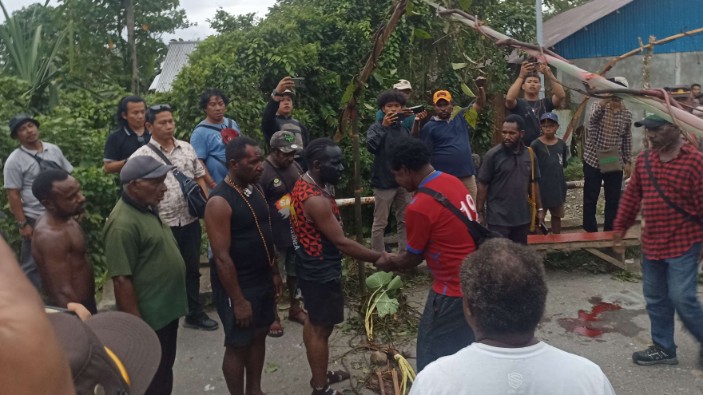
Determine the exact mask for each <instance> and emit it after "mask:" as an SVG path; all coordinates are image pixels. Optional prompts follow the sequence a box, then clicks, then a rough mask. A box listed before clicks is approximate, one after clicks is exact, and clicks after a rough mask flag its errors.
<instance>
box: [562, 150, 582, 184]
mask: <svg viewBox="0 0 703 395" xmlns="http://www.w3.org/2000/svg"><path fill="white" fill-rule="evenodd" d="M564 177H565V178H566V181H580V180H583V163H581V159H579V158H578V157H576V156H572V157H571V158H569V163H568V164H567V166H566V169H564Z"/></svg>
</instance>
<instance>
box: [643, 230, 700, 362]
mask: <svg viewBox="0 0 703 395" xmlns="http://www.w3.org/2000/svg"><path fill="white" fill-rule="evenodd" d="M700 252H701V243H696V244H694V245H693V246H691V248H690V249H689V250H688V251H686V252H685V253H684V254H683V255H681V256H678V257H675V258H669V259H662V260H651V259H647V257H646V256H645V257H643V259H642V275H643V285H642V287H643V291H644V299H645V301H646V302H647V313H649V320H650V321H651V325H652V340H653V341H654V342H655V343H657V344H658V345H660V346H662V347H664V348H665V349H667V350H670V351H672V352H675V351H676V343H674V311H676V312H677V313H679V317H680V318H681V321H683V324H684V326H685V327H686V329H688V331H689V332H691V334H692V335H693V336H694V337H695V338H696V340H698V342H699V343H701V344H703V308H701V304H700V301H699V300H698V295H696V289H697V287H698V256H699V255H700Z"/></svg>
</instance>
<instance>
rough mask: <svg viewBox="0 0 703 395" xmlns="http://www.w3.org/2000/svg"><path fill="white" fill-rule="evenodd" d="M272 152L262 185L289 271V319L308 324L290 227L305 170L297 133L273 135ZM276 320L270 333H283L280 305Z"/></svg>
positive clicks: (282, 265)
mask: <svg viewBox="0 0 703 395" xmlns="http://www.w3.org/2000/svg"><path fill="white" fill-rule="evenodd" d="M270 143H271V153H270V154H269V156H268V158H266V160H265V161H264V163H263V172H262V173H261V178H260V179H259V185H260V186H261V188H262V189H263V191H264V196H266V201H267V202H268V205H269V211H270V212H271V228H272V230H273V242H274V244H275V245H276V260H277V261H278V271H279V272H281V271H285V274H286V284H287V288H288V298H289V300H290V308H289V309H288V319H289V320H290V321H295V322H297V323H299V324H301V325H305V320H306V319H307V318H308V316H307V314H306V313H305V310H303V308H302V307H301V306H300V301H299V300H298V298H297V297H296V293H297V290H298V286H297V281H296V273H295V270H296V268H295V248H293V240H292V235H291V227H290V211H291V199H290V193H291V191H292V190H293V186H294V185H295V182H296V181H298V178H300V175H301V174H302V173H303V170H302V169H301V168H300V165H298V163H296V162H295V160H294V158H295V154H296V152H298V150H299V147H298V145H297V144H295V136H294V135H293V133H291V132H288V131H285V130H281V131H278V132H276V133H274V135H273V137H271V141H270ZM274 312H275V315H276V320H275V321H274V322H273V324H271V328H270V330H269V336H271V337H280V336H283V327H282V326H281V320H280V318H279V317H278V309H274Z"/></svg>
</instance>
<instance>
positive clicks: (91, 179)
mask: <svg viewBox="0 0 703 395" xmlns="http://www.w3.org/2000/svg"><path fill="white" fill-rule="evenodd" d="M580 2H581V1H580V0H551V1H550V0H547V1H545V5H546V7H547V10H548V12H549V13H552V12H555V11H557V10H562V9H564V8H568V7H571V6H573V5H575V4H577V3H580ZM395 3H396V1H392V0H376V1H369V0H349V1H336V2H335V1H329V0H279V1H278V2H277V4H276V5H275V6H274V7H272V9H271V11H270V13H269V14H268V15H267V17H266V18H265V19H258V18H256V17H254V16H253V15H251V14H250V15H240V16H235V15H230V14H228V13H226V12H224V11H223V10H218V11H217V12H216V13H215V15H213V18H212V19H211V20H210V23H211V25H212V26H213V28H214V29H215V30H216V31H217V32H218V34H217V35H214V36H212V37H209V38H207V39H205V40H203V41H202V42H200V44H199V45H198V49H197V50H196V51H195V52H194V53H193V54H192V56H191V58H190V66H188V67H187V68H185V69H184V70H183V72H182V73H181V74H180V75H179V77H178V78H177V80H176V81H175V84H174V89H173V91H172V92H170V93H168V94H158V95H146V99H147V101H148V102H150V103H154V102H170V103H172V104H173V105H174V108H175V109H176V113H175V116H176V121H177V127H178V130H177V134H178V136H179V137H180V138H184V139H188V138H189V134H190V130H191V129H192V127H193V126H194V125H195V123H196V122H197V121H198V120H199V119H200V118H201V117H202V113H201V111H200V110H199V109H198V108H197V101H198V96H199V94H200V92H201V91H203V90H204V89H205V88H208V87H218V88H221V89H223V90H224V91H225V92H226V93H227V94H228V95H229V96H230V98H231V99H232V103H231V105H230V108H229V115H231V116H233V117H234V118H235V119H236V120H237V121H238V122H239V124H240V125H241V126H242V128H243V131H244V132H245V133H247V134H249V135H252V136H254V137H258V138H260V137H261V135H260V130H259V128H260V126H259V125H260V117H261V112H262V110H263V107H264V104H265V103H266V100H267V97H268V94H269V93H270V92H271V90H272V89H273V88H274V87H275V86H276V84H277V82H278V80H279V79H280V78H281V77H283V76H284V75H294V76H300V77H305V78H306V85H307V87H306V88H305V89H300V90H299V92H298V94H297V96H296V107H297V109H296V111H295V116H296V117H297V118H298V119H300V120H301V121H302V122H304V123H305V124H306V125H308V127H309V128H310V130H311V133H312V136H313V137H321V136H334V135H335V133H336V130H337V127H338V122H339V121H338V120H339V108H340V104H341V103H344V102H345V100H346V99H347V98H345V97H344V96H345V95H344V94H345V91H346V90H347V87H348V85H349V84H350V82H351V81H352V80H353V78H354V77H355V76H356V74H357V73H358V72H359V70H360V69H361V67H362V66H363V64H364V62H365V60H366V57H367V55H368V53H369V51H370V50H371V46H372V42H373V37H374V33H375V31H376V29H377V28H378V27H379V26H381V25H383V24H384V23H385V22H386V19H387V18H388V15H389V10H390V9H391V7H392V5H394V4H395ZM443 3H444V5H446V6H449V7H457V8H462V9H465V10H467V11H469V12H471V14H475V15H479V16H480V17H481V18H483V19H485V20H486V21H487V23H488V24H490V25H491V26H492V27H494V28H495V29H497V30H502V31H505V32H507V33H508V34H510V35H512V36H513V37H515V38H517V39H519V40H524V41H534V39H533V37H534V31H535V27H534V1H532V0H516V1H503V0H473V1H471V0H451V1H449V0H446V1H443ZM2 5H3V2H2V0H0V6H2ZM2 8H3V11H4V10H5V9H4V6H3V7H2ZM132 11H133V15H134V21H133V22H132V21H131V18H130V17H129V15H130V13H131V12H132ZM5 18H6V19H5V22H4V23H3V24H2V25H0V97H2V99H3V100H0V149H1V151H0V152H3V156H5V157H6V156H7V155H8V154H9V153H10V152H11V151H12V150H13V149H14V148H15V147H16V146H17V142H16V141H14V140H11V139H10V138H9V131H8V127H7V120H9V119H10V118H11V117H12V116H14V115H16V114H18V113H20V112H26V113H29V114H33V115H36V116H37V119H38V120H39V122H40V123H41V128H40V130H41V133H42V137H43V139H45V140H46V141H49V142H52V143H55V144H57V145H59V146H60V147H61V148H62V150H63V151H64V153H65V155H66V157H67V158H68V159H69V160H70V161H71V163H73V164H74V166H76V171H75V176H76V177H77V178H78V180H79V181H80V182H81V184H82V188H83V191H84V193H85V195H86V197H87V198H88V207H87V212H86V215H85V218H84V219H83V226H84V229H85V231H86V235H87V237H88V250H89V251H90V253H91V255H92V257H93V261H94V262H95V264H96V267H97V270H96V273H97V276H98V278H101V277H102V276H103V269H104V259H103V256H102V251H103V246H102V241H101V238H102V231H101V229H102V224H103V223H104V219H105V217H106V216H107V215H108V214H109V212H110V210H111V209H112V206H113V204H114V201H115V199H116V196H117V195H116V185H115V180H114V178H113V177H112V176H107V175H105V174H104V173H103V172H102V169H101V166H102V157H103V156H102V153H103V144H104V141H105V138H106V136H107V134H108V133H109V130H110V129H111V128H113V127H114V120H113V116H114V108H115V106H116V103H117V101H118V100H119V98H120V97H121V96H122V95H125V94H127V92H128V89H129V90H133V91H135V93H142V94H144V91H145V88H146V87H148V86H149V84H150V83H151V81H152V80H153V77H154V76H155V75H156V74H157V73H158V72H159V70H158V67H159V65H160V63H161V61H162V60H163V59H164V57H165V54H166V48H167V47H166V44H165V43H164V42H163V41H162V40H161V37H162V35H163V34H164V33H171V32H174V31H175V30H176V29H179V28H183V27H186V26H188V25H189V22H188V20H187V18H186V15H185V12H184V11H183V10H182V9H181V8H180V4H179V1H178V0H132V1H124V2H123V1H104V0H98V1H96V0H59V1H58V2H57V5H56V6H50V5H47V4H39V3H36V4H32V5H30V6H28V7H25V8H23V9H20V10H18V11H15V12H14V13H12V15H8V14H7V12H5ZM128 21H130V22H128ZM125 32H127V33H128V34H129V37H125ZM130 37H132V38H134V43H135V44H134V45H135V50H131V49H130V45H129V44H130V40H129V38H130ZM507 53H508V49H505V48H499V47H496V46H495V45H494V44H493V43H491V42H489V41H488V40H486V39H483V38H482V37H481V36H480V35H479V34H478V33H476V32H472V31H467V30H466V29H464V28H462V27H461V26H458V25H456V24H452V23H451V22H450V21H447V20H445V19H442V18H438V17H437V16H436V15H435V13H434V11H433V10H432V9H431V8H430V7H429V6H428V5H427V4H426V3H425V2H424V1H422V0H411V1H409V2H408V6H407V8H406V11H405V14H404V16H403V17H402V18H401V20H400V22H399V24H398V26H397V28H396V29H395V31H394V33H393V34H392V35H391V37H390V40H389V42H388V44H387V45H386V47H385V49H384V52H383V54H382V56H381V58H380V59H379V62H378V64H377V68H376V70H375V72H374V73H373V74H372V78H370V80H369V81H368V84H367V86H366V89H365V92H364V94H363V98H362V101H361V105H360V108H359V118H360V120H361V122H360V135H361V137H362V138H363V136H364V131H365V130H366V128H367V127H368V126H369V125H370V123H371V122H372V120H373V114H374V112H375V111H376V105H375V97H376V95H377V94H378V92H380V91H381V90H384V89H387V88H388V87H390V86H391V85H392V84H393V83H395V82H396V81H397V80H398V79H399V78H404V79H408V80H410V81H412V84H413V87H414V88H415V89H414V91H415V94H414V97H413V98H412V100H411V101H412V103H413V104H420V103H425V104H429V103H430V101H431V100H430V99H431V94H432V92H433V91H434V90H436V89H438V88H445V89H449V90H450V91H451V92H452V94H453V95H454V97H455V100H456V101H457V104H460V105H464V106H465V105H468V104H469V103H470V102H471V101H472V100H473V99H472V98H471V97H469V96H468V95H467V93H468V92H469V91H476V87H475V86H474V84H473V80H474V79H475V78H476V77H477V76H485V77H487V78H488V80H489V86H488V95H489V97H499V96H500V95H502V94H503V93H504V92H505V91H506V90H507V87H508V85H509V84H510V82H511V78H512V72H511V69H510V68H509V67H508V65H507V64H506V63H505V60H504V59H505V55H506V54H507ZM133 54H136V55H137V59H136V60H137V63H136V81H133V78H132V55H133ZM133 82H136V85H134V87H133ZM467 88H468V89H467ZM490 102H491V101H490V99H489V103H490ZM492 114H493V112H492V109H490V108H489V109H488V111H486V112H485V113H484V114H483V115H482V117H481V119H480V120H479V128H478V130H477V133H475V134H474V135H473V136H472V137H473V141H472V143H473V145H474V148H475V151H476V152H479V153H482V152H485V150H486V149H488V148H489V147H490V145H491V135H492V128H493V125H492V123H493V120H492V119H493V115H492ZM340 143H341V144H342V146H343V147H345V148H346V147H349V146H350V145H351V138H350V136H342V138H341V141H340ZM344 152H345V155H347V157H346V160H347V169H348V170H347V171H348V173H347V176H346V177H344V179H343V181H342V183H341V185H340V186H339V188H338V190H339V191H338V195H339V196H340V197H347V196H352V195H353V193H352V192H353V191H352V190H351V185H350V184H351V183H350V182H349V180H350V178H351V177H350V176H349V174H351V173H352V171H353V166H352V165H351V164H352V158H351V155H352V154H351V150H350V149H345V150H344ZM371 160H372V158H371V156H370V155H369V154H368V152H367V151H366V150H365V149H362V150H361V159H360V163H359V169H360V171H361V179H362V180H366V181H364V184H363V185H362V188H364V191H363V194H365V195H366V194H369V193H370V189H369V188H368V184H367V183H368V180H369V178H370V168H371V166H370V164H371ZM0 204H1V205H2V207H3V209H4V210H3V211H4V212H5V213H6V214H9V209H8V205H7V198H6V195H5V194H4V193H2V194H0ZM367 210H368V209H367V208H365V211H364V214H365V217H364V218H367V219H368V218H370V211H367ZM366 214H368V215H366ZM346 223H347V228H348V229H351V228H352V227H351V226H352V225H353V221H352V219H351V217H347V218H346ZM0 231H2V232H3V233H4V234H5V235H6V237H7V239H8V241H10V242H11V243H12V245H13V246H14V247H15V248H17V247H18V234H17V230H16V228H15V226H14V219H13V218H12V217H11V216H10V217H6V218H5V219H3V220H2V221H0Z"/></svg>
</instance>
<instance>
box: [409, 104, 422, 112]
mask: <svg viewBox="0 0 703 395" xmlns="http://www.w3.org/2000/svg"><path fill="white" fill-rule="evenodd" d="M408 110H410V111H412V112H413V114H419V113H421V112H423V111H425V106H423V105H422V104H420V105H419V106H413V107H408Z"/></svg>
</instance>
